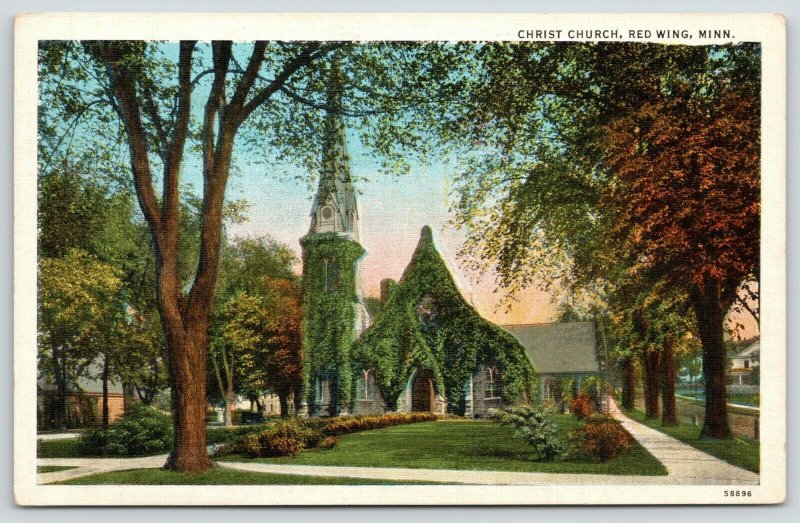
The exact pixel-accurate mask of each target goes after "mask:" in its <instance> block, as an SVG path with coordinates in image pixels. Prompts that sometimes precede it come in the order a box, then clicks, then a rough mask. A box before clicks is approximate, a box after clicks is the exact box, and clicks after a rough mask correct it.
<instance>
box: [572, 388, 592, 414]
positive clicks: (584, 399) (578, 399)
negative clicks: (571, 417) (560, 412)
mask: <svg viewBox="0 0 800 523" xmlns="http://www.w3.org/2000/svg"><path fill="white" fill-rule="evenodd" d="M569 409H570V410H571V411H572V413H573V414H575V417H576V418H578V419H583V418H585V417H587V416H591V415H592V412H593V409H592V398H590V397H589V396H586V395H585V394H580V395H578V396H575V399H573V400H572V401H571V402H570V403H569Z"/></svg>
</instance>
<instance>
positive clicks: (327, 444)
mask: <svg viewBox="0 0 800 523" xmlns="http://www.w3.org/2000/svg"><path fill="white" fill-rule="evenodd" d="M338 444H339V438H337V437H335V436H326V437H324V438H322V439H321V440H319V443H317V448H318V449H322V450H328V449H332V448H333V447H335V446H336V445H338Z"/></svg>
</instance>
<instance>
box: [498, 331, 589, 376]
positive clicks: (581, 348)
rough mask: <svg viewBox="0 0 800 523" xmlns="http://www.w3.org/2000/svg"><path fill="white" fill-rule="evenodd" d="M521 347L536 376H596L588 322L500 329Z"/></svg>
mask: <svg viewBox="0 0 800 523" xmlns="http://www.w3.org/2000/svg"><path fill="white" fill-rule="evenodd" d="M501 327H502V328H503V329H505V330H506V332H509V333H510V334H512V335H513V336H514V337H515V338H517V340H519V342H520V343H521V344H522V346H523V347H525V353H526V354H527V355H528V358H530V360H531V363H533V366H534V368H536V372H538V373H539V374H570V373H582V372H592V373H596V372H600V362H599V361H598V359H597V348H596V347H597V338H596V336H595V328H594V323H593V322H591V321H580V322H569V323H537V324H530V325H501Z"/></svg>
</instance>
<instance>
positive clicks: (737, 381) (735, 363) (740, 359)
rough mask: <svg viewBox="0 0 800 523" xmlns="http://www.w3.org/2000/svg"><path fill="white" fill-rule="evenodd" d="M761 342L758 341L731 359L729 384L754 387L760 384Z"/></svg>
mask: <svg viewBox="0 0 800 523" xmlns="http://www.w3.org/2000/svg"><path fill="white" fill-rule="evenodd" d="M760 355H761V340H756V341H754V342H753V343H751V344H750V345H748V346H747V347H745V348H744V349H742V350H740V351H739V352H737V353H735V354H734V355H733V356H730V357H729V360H730V369H729V373H728V374H729V381H728V382H729V384H731V385H754V384H757V383H758V369H759V360H760Z"/></svg>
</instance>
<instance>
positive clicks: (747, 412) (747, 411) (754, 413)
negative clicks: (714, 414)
mask: <svg viewBox="0 0 800 523" xmlns="http://www.w3.org/2000/svg"><path fill="white" fill-rule="evenodd" d="M675 401H679V402H681V401H682V402H685V403H694V404H695V405H700V406H702V407H704V408H705V406H706V402H705V400H704V399H694V398H684V397H681V396H676V397H675ZM753 407H758V405H753ZM728 412H730V413H733V414H742V415H744V416H758V415H759V414H760V413H759V411H757V410H756V411H754V410H752V409H743V408H741V407H736V406H731V405H728Z"/></svg>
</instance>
